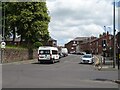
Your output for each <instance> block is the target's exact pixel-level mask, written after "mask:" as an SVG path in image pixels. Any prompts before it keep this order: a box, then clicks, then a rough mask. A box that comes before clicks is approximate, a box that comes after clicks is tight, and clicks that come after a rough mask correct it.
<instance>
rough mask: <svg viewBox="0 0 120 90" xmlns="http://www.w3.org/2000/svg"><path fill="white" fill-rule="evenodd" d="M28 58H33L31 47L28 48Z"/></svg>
mask: <svg viewBox="0 0 120 90" xmlns="http://www.w3.org/2000/svg"><path fill="white" fill-rule="evenodd" d="M28 59H33V49H32V48H28Z"/></svg>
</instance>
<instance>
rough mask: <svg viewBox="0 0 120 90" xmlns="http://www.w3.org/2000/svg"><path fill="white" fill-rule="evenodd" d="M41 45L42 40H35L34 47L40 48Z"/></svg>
mask: <svg viewBox="0 0 120 90" xmlns="http://www.w3.org/2000/svg"><path fill="white" fill-rule="evenodd" d="M40 46H42V43H41V42H35V43H34V48H39V47H40Z"/></svg>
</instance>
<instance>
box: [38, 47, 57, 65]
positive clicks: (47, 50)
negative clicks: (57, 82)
mask: <svg viewBox="0 0 120 90" xmlns="http://www.w3.org/2000/svg"><path fill="white" fill-rule="evenodd" d="M38 61H39V62H42V61H51V62H52V63H54V62H56V61H59V54H58V49H57V48H56V47H48V46H42V47H39V49H38Z"/></svg>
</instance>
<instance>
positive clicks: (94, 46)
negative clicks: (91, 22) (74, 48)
mask: <svg viewBox="0 0 120 90" xmlns="http://www.w3.org/2000/svg"><path fill="white" fill-rule="evenodd" d="M103 42H105V43H106V50H105V51H106V52H107V53H110V52H111V51H112V49H113V36H112V35H111V34H109V33H108V32H107V33H103V35H100V36H99V38H96V39H92V40H90V41H87V42H83V43H81V45H80V46H81V49H82V50H83V51H85V52H86V51H89V52H90V53H93V54H102V52H103V46H102V45H103Z"/></svg>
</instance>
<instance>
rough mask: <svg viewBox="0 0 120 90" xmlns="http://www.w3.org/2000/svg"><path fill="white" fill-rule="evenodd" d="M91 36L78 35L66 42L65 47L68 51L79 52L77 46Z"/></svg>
mask: <svg viewBox="0 0 120 90" xmlns="http://www.w3.org/2000/svg"><path fill="white" fill-rule="evenodd" d="M88 38H89V37H76V38H75V39H73V40H71V41H70V42H68V43H67V44H65V47H66V48H67V49H68V53H76V52H77V49H79V48H77V46H78V45H80V44H81V43H83V42H84V41H86V40H87V39H88Z"/></svg>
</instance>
